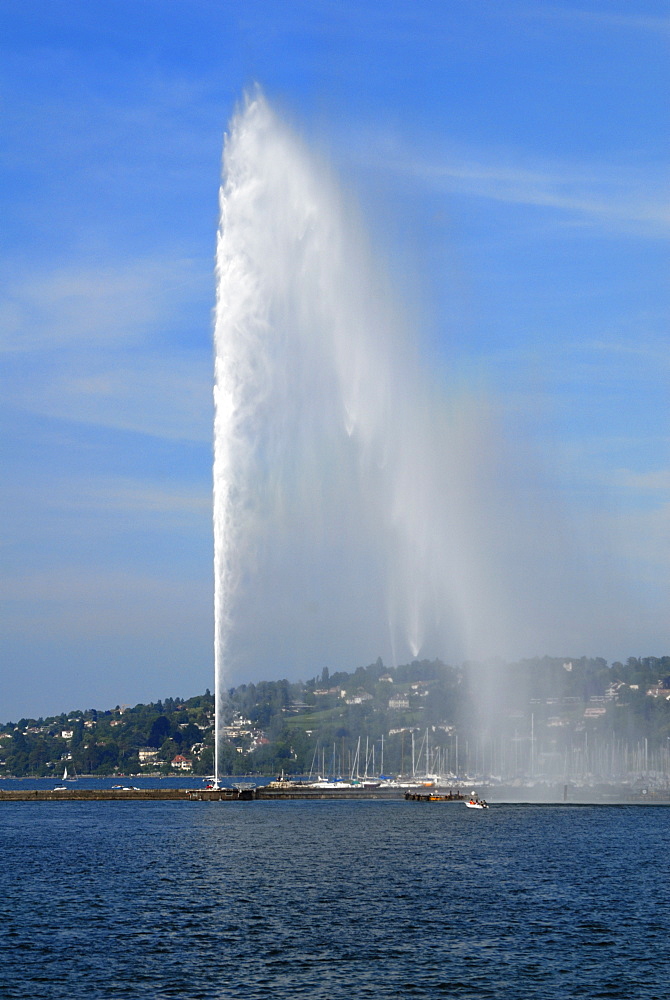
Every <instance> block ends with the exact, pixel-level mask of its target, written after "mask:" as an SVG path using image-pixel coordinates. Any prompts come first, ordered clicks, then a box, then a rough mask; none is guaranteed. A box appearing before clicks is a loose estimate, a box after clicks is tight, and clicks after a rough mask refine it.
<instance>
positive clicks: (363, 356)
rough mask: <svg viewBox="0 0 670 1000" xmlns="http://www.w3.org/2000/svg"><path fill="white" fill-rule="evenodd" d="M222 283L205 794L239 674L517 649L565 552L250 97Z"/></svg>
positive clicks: (356, 237)
mask: <svg viewBox="0 0 670 1000" xmlns="http://www.w3.org/2000/svg"><path fill="white" fill-rule="evenodd" d="M216 275H217V305H216V319H215V333H214V341H215V390H214V393H215V428H214V439H215V443H214V543H215V566H214V581H215V698H216V714H217V726H216V748H215V768H216V777H217V782H218V767H219V750H220V747H219V744H220V728H221V719H222V701H223V690H224V688H223V684H224V676H228V675H230V672H231V671H232V668H233V666H235V667H236V668H237V669H238V670H239V669H240V667H241V668H242V669H243V670H244V671H245V673H246V675H247V676H249V673H251V672H252V670H253V671H257V670H259V669H266V670H268V672H270V671H271V675H273V676H278V675H279V671H280V670H283V669H286V671H287V672H288V671H289V670H293V671H294V672H296V671H298V670H301V669H310V668H311V672H312V673H316V672H317V671H320V670H321V668H322V667H323V666H327V665H328V666H333V665H336V666H340V665H345V664H351V663H352V662H356V661H358V662H360V661H361V658H363V657H370V659H374V658H376V656H377V655H378V654H379V653H383V654H384V655H385V657H390V659H391V660H392V661H393V660H399V659H401V658H402V657H412V656H416V655H418V654H419V652H421V651H425V652H426V653H428V654H430V655H442V656H449V657H455V656H463V655H466V654H467V655H470V656H472V655H486V654H491V653H504V652H506V651H508V645H507V644H506V639H507V638H508V637H509V635H510V634H511V635H512V636H513V637H514V639H515V640H516V641H517V645H521V646H523V639H524V638H530V637H532V636H533V635H535V634H537V630H538V628H539V629H541V628H542V627H543V626H544V625H545V624H546V620H547V614H546V613H544V614H543V613H541V612H540V610H539V609H538V607H535V608H534V610H532V609H531V607H530V605H529V603H528V600H525V601H524V595H525V598H528V596H529V595H530V594H532V593H535V589H536V588H535V587H534V576H533V573H532V572H531V568H532V566H533V565H534V564H537V562H538V560H541V561H542V562H544V563H545V564H546V565H549V566H552V567H553V569H551V570H548V571H547V569H546V566H545V571H544V577H543V579H544V581H545V583H546V584H547V585H549V584H548V582H549V578H550V577H551V576H552V574H553V575H554V576H555V570H556V565H558V564H559V562H560V560H559V561H558V562H557V560H556V553H557V551H559V550H560V547H561V539H560V532H558V531H556V530H554V531H553V534H552V535H551V537H550V536H549V534H548V533H547V532H546V531H545V530H544V527H545V526H544V524H543V521H542V518H541V517H538V516H537V515H536V513H535V510H536V508H535V507H533V506H532V505H528V504H527V505H526V507H525V509H524V504H523V503H519V491H518V490H517V489H516V482H517V479H516V478H515V476H516V473H515V472H514V468H515V465H514V463H512V462H509V461H508V460H507V458H506V453H505V446H504V444H503V441H502V437H501V435H500V433H499V431H498V429H497V427H496V422H495V420H494V419H493V416H492V410H491V407H490V405H489V404H488V403H487V402H486V401H485V399H484V397H483V395H481V394H479V395H478V394H475V393H465V392H462V391H461V392H459V393H452V394H451V396H449V395H448V394H446V393H445V391H444V387H441V388H440V389H439V390H438V389H436V386H435V383H434V380H431V379H430V378H429V377H427V375H426V374H422V373H421V371H420V369H419V366H418V365H417V363H416V359H415V353H416V342H417V337H416V335H414V334H412V333H410V332H409V327H408V325H407V324H406V323H404V322H403V320H402V315H401V310H400V309H399V308H398V305H397V302H396V301H395V296H394V294H393V291H392V289H391V287H390V284H389V282H388V280H387V279H386V278H384V276H383V274H382V272H381V269H380V268H379V266H378V264H377V262H376V260H375V258H374V256H373V254H372V253H371V251H370V249H369V247H368V245H367V242H366V239H365V238H364V236H363V233H362V229H361V226H360V223H359V221H358V217H357V214H356V212H355V211H354V209H353V208H352V206H351V205H350V204H349V203H348V201H347V198H346V197H345V196H344V195H343V193H342V192H341V190H339V189H338V187H337V185H336V184H335V183H334V182H333V180H332V178H331V177H330V174H329V172H328V171H327V170H326V169H325V168H324V167H323V165H322V164H320V163H319V161H318V160H317V159H316V157H315V156H314V155H312V154H310V153H309V152H308V151H306V149H305V148H304V146H303V145H302V143H301V142H300V141H299V140H298V139H297V138H296V137H295V136H294V135H293V134H292V132H291V131H290V130H289V129H288V128H287V127H286V126H285V125H283V124H282V123H281V122H280V121H279V120H278V119H277V118H276V116H275V115H274V114H273V112H272V111H271V109H270V108H269V106H268V104H267V102H266V101H265V99H264V97H263V96H262V95H261V94H260V93H256V94H254V95H252V96H251V97H249V98H248V99H247V100H246V102H245V103H244V105H243V107H242V108H241V109H240V111H239V112H238V114H237V115H236V116H235V118H234V119H233V121H232V124H231V129H230V133H229V136H228V137H227V140H226V144H225V150H224V182H223V186H222V190H221V225H220V229H219V234H218V245H217V261H216ZM517 471H518V463H517ZM510 539H513V544H512V545H511V546H510ZM550 550H551V551H550ZM512 551H513V556H512V555H511V553H512ZM521 567H523V571H521ZM528 573H530V583H529V580H528V579H526V575H527V574H528ZM531 604H532V601H531ZM545 612H546V609H545ZM531 623H532V626H533V627H532V628H531ZM529 628H530V631H529ZM519 640H521V641H519Z"/></svg>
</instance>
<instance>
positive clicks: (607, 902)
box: [0, 801, 670, 1000]
mask: <svg viewBox="0 0 670 1000" xmlns="http://www.w3.org/2000/svg"><path fill="white" fill-rule="evenodd" d="M0 817H1V823H0V831H1V833H0V836H1V838H2V859H3V864H2V871H3V873H4V874H3V877H2V885H1V888H2V892H1V893H0V928H2V955H1V961H0V981H1V984H2V985H1V986H0V995H1V996H2V997H3V998H8V1000H9V998H13V1000H16V998H21V1000H24V998H25V1000H28V998H30V1000H34V998H40V1000H55V998H59V1000H60V998H68V1000H77V998H87V1000H96V998H105V1000H121V998H140V997H142V998H144V997H147V998H152V1000H153V998H156V1000H161V998H167V997H175V998H181V1000H200V998H203V1000H204V998H207V1000H209V998H217V1000H233V998H235V1000H242V998H243V1000H256V998H259V1000H260V998H264V1000H265V998H273V1000H284V998H286V1000H289V998H296V997H313V998H323V1000H339V998H345V997H346V998H361V1000H362V998H382V997H423V998H433V997H463V998H470V997H472V998H475V997H476V998H482V997H510V998H515V1000H516V998H526V997H528V998H531V997H532V998H554V997H556V998H559V997H560V998H566V997H588V998H590V1000H593V998H599V997H611V998H614V997H617V998H622V1000H631V998H654V1000H660V998H662V997H665V996H667V995H668V992H669V991H670V968H669V967H668V963H667V960H666V958H665V955H666V951H667V942H668V934H669V932H670V878H669V875H670V872H669V862H668V857H669V853H670V852H669V847H670V838H669V835H668V829H669V823H670V810H669V809H668V808H667V807H663V806H646V807H644V806H593V807H591V806H518V805H500V806H495V805H494V806H493V807H492V808H491V809H490V810H489V811H488V812H475V811H471V810H468V809H466V808H465V807H464V806H463V805H462V804H460V803H457V804H442V803H434V804H428V803H425V804H424V803H410V802H405V801H392V802H375V801H369V802H351V801H343V802H333V801H318V802H300V801H296V802H248V803H244V802H223V803H190V802H155V803H154V802H138V803H133V802H86V803H78V802H55V803H2V804H0Z"/></svg>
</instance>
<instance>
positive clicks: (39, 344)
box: [0, 258, 210, 353]
mask: <svg viewBox="0 0 670 1000" xmlns="http://www.w3.org/2000/svg"><path fill="white" fill-rule="evenodd" d="M8 271H9V274H10V275H11V267H10V266H7V268H6V270H5V273H6V274H7V272H8ZM206 277H207V279H208V280H210V278H209V274H206ZM203 285H204V276H203V272H202V270H201V269H199V267H198V265H197V263H196V262H195V261H193V260H189V259H181V260H179V259H169V258H168V259H164V260H157V259H144V260H142V259H140V260H132V261H126V262H124V263H122V264H119V265H117V266H111V265H108V266H106V267H95V268H94V267H91V266H90V265H88V264H86V263H73V264H70V265H68V266H64V267H61V268H58V269H55V270H51V271H42V272H37V273H26V272H24V273H22V274H20V275H14V276H13V277H12V276H10V277H9V278H7V279H6V280H5V282H4V287H0V297H1V301H0V352H2V353H9V352H27V351H57V350H59V349H61V348H71V347H87V348H90V347H98V348H100V347H101V348H104V349H110V348H127V347H130V346H132V345H136V344H138V343H142V342H143V341H145V340H146V338H147V336H148V335H149V334H151V333H154V334H155V332H156V331H159V330H160V329H161V327H162V326H163V325H168V324H169V325H170V326H173V325H174V322H175V320H174V314H175V312H176V313H177V314H178V315H183V312H184V309H185V306H186V305H187V304H192V303H193V302H194V300H196V299H197V298H198V297H199V296H200V297H201V296H202V292H203Z"/></svg>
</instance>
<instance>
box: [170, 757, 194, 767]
mask: <svg viewBox="0 0 670 1000" xmlns="http://www.w3.org/2000/svg"><path fill="white" fill-rule="evenodd" d="M170 763H171V765H172V767H174V768H176V770H177V771H192V770H193V762H192V761H191V759H190V757H184V755H183V754H181V753H178V754H177V756H176V757H173V758H172V760H171V762H170Z"/></svg>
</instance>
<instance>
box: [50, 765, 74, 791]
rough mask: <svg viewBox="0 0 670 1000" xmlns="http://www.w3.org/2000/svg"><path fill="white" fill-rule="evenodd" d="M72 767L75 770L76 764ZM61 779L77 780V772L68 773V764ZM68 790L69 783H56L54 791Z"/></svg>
mask: <svg viewBox="0 0 670 1000" xmlns="http://www.w3.org/2000/svg"><path fill="white" fill-rule="evenodd" d="M72 769H73V770H74V764H73V765H72ZM61 780H62V781H76V780H77V775H76V774H72V775H68V773H67V764H66V765H65V767H64V768H63V777H62V779H61ZM66 791H67V785H56V787H55V788H54V792H66Z"/></svg>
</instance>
